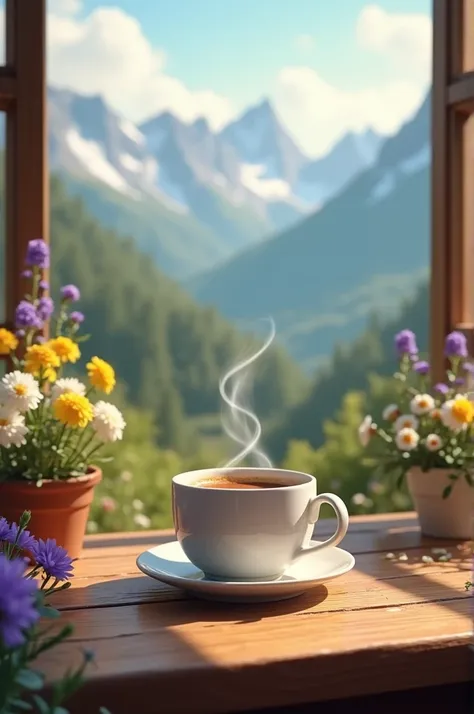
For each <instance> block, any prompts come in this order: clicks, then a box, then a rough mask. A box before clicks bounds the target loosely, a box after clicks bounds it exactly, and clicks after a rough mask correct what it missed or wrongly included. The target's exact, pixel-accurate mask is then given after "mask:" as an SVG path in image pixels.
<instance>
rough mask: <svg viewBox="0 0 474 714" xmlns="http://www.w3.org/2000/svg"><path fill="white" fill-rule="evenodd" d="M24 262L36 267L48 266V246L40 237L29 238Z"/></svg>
mask: <svg viewBox="0 0 474 714" xmlns="http://www.w3.org/2000/svg"><path fill="white" fill-rule="evenodd" d="M26 264H27V265H31V266H33V265H34V266H36V267H37V268H49V246H48V244H47V243H46V242H45V241H44V240H42V239H41V238H38V239H37V240H30V242H29V243H28V249H27V251H26Z"/></svg>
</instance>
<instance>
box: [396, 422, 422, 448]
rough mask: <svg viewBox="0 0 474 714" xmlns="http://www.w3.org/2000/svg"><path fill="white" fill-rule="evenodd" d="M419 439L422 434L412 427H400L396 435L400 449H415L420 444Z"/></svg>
mask: <svg viewBox="0 0 474 714" xmlns="http://www.w3.org/2000/svg"><path fill="white" fill-rule="evenodd" d="M419 441H420V435H419V434H418V432H416V431H415V430H414V429H411V428H410V427H405V428H403V429H400V431H399V432H398V434H397V435H396V437H395V442H396V444H397V447H398V448H399V449H400V451H413V449H416V447H417V446H418V442H419Z"/></svg>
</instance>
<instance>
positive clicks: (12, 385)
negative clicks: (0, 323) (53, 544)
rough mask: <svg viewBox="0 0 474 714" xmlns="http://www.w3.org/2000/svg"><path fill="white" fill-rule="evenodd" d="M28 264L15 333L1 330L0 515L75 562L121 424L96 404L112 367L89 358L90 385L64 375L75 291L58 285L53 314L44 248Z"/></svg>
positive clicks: (74, 335)
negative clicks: (105, 449) (5, 367)
mask: <svg viewBox="0 0 474 714" xmlns="http://www.w3.org/2000/svg"><path fill="white" fill-rule="evenodd" d="M26 264H27V270H25V272H24V273H23V277H24V278H25V279H26V280H28V281H30V282H31V290H30V292H29V294H28V295H26V296H25V298H24V299H23V300H22V301H21V302H20V304H19V305H18V307H17V309H16V316H15V321H16V333H13V332H11V331H9V330H7V329H5V328H0V354H3V355H8V357H9V359H10V362H11V364H12V370H11V371H9V372H8V373H7V374H6V375H5V376H4V377H3V378H2V379H1V380H0V516H3V517H5V518H7V519H8V520H10V521H16V522H18V519H19V518H20V516H21V513H22V512H23V511H24V510H25V509H26V510H28V511H31V512H32V513H33V517H32V527H33V528H34V530H35V533H36V535H37V536H38V537H39V538H43V539H45V540H46V539H47V538H54V539H55V540H56V541H57V543H58V545H60V546H62V547H64V548H66V550H67V551H68V552H69V554H70V555H71V557H73V558H75V557H77V556H78V555H79V553H80V550H81V547H82V542H83V537H84V533H85V527H86V523H87V517H88V514H89V510H90V505H91V502H92V498H93V492H94V487H95V486H96V485H97V484H98V483H99V481H100V480H101V477H102V474H101V470H100V468H98V467H97V466H94V465H93V461H95V462H97V458H96V457H97V452H98V451H99V450H100V448H101V446H102V445H103V444H104V443H106V442H110V441H116V440H118V439H121V438H122V434H123V429H124V427H125V422H124V419H123V416H122V414H121V413H120V411H119V410H118V409H117V407H115V406H114V405H113V404H110V403H108V402H106V401H103V400H102V399H100V398H99V399H98V400H97V401H96V402H95V403H93V399H94V398H95V397H97V395H100V394H101V393H105V394H110V393H111V392H112V390H113V388H114V386H115V373H114V370H113V368H112V367H111V365H109V364H108V363H107V362H105V361H104V360H101V359H99V358H98V357H92V359H91V360H90V361H89V362H88V364H87V374H88V380H87V381H88V384H84V383H83V382H81V381H80V380H79V379H77V378H76V377H67V376H65V374H64V372H65V370H66V368H67V366H68V365H71V364H76V363H77V362H78V360H79V359H80V357H81V352H80V343H81V342H82V341H83V340H84V339H85V337H81V336H80V335H79V332H80V326H81V324H82V322H83V320H84V316H83V315H82V313H80V312H78V311H74V310H71V306H72V305H73V304H74V303H75V302H77V301H78V300H79V298H80V293H79V290H78V288H77V287H76V286H74V285H66V286H64V287H63V288H62V289H61V299H60V301H59V304H58V308H57V309H56V310H55V305H54V303H53V300H52V299H51V297H49V296H48V294H47V292H48V285H47V283H46V281H45V280H44V279H43V277H42V271H43V269H45V268H47V267H48V265H49V249H48V245H47V244H46V243H45V242H44V241H43V240H33V241H30V243H29V245H28V252H27V256H26ZM47 324H49V326H50V334H51V336H50V338H49V339H47V340H46V339H45V338H44V336H43V333H44V331H45V327H46V325H47Z"/></svg>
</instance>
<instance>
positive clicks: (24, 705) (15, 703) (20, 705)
mask: <svg viewBox="0 0 474 714" xmlns="http://www.w3.org/2000/svg"><path fill="white" fill-rule="evenodd" d="M10 706H12V707H13V708H14V709H19V711H22V712H30V711H31V710H32V709H33V707H32V706H31V704H28V702H22V701H21V699H12V701H11V702H10Z"/></svg>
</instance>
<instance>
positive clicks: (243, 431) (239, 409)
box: [219, 318, 275, 468]
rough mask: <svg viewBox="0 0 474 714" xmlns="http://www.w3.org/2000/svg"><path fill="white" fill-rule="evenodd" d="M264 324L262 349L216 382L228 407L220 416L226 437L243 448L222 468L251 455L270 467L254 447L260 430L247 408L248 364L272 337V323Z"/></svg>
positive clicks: (259, 450)
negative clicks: (268, 326) (265, 329)
mask: <svg viewBox="0 0 474 714" xmlns="http://www.w3.org/2000/svg"><path fill="white" fill-rule="evenodd" d="M268 323H269V325H270V333H269V335H268V337H267V339H266V340H265V343H264V344H263V345H262V347H261V348H260V349H259V350H258V351H257V352H255V353H254V354H253V355H251V356H250V357H248V358H247V359H245V360H242V361H241V362H239V363H238V364H236V365H235V366H234V367H232V369H230V370H229V371H228V372H227V374H226V375H224V377H222V379H221V380H220V382H219V391H220V393H221V397H222V399H223V400H224V402H225V404H226V405H227V407H228V409H227V412H223V415H222V426H223V428H224V431H225V432H226V434H227V436H228V437H229V438H231V439H232V440H233V441H235V442H237V443H238V444H240V445H241V446H242V447H243V448H242V449H241V451H240V452H239V453H238V454H237V456H234V458H233V459H230V461H228V462H227V463H226V466H237V465H238V464H240V463H241V462H242V461H243V460H244V459H245V458H246V457H247V456H252V457H253V460H254V461H255V463H256V465H257V466H260V467H267V468H268V467H271V466H272V463H271V461H270V459H269V458H268V456H267V455H266V454H265V453H264V452H263V451H262V450H261V449H259V448H258V442H259V440H260V436H261V434H262V427H261V425H260V422H259V420H258V418H257V417H256V415H255V414H254V413H253V412H252V411H251V410H250V405H249V393H250V389H251V386H252V369H251V368H252V365H253V364H254V362H255V361H256V360H258V358H259V357H261V355H263V353H264V352H265V351H266V350H267V349H268V347H270V345H271V343H272V342H273V339H274V337H275V323H274V322H273V320H272V319H271V318H268Z"/></svg>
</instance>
